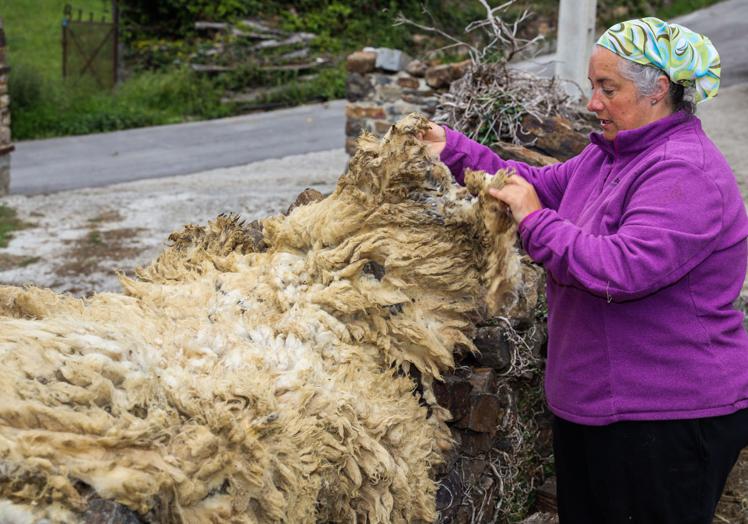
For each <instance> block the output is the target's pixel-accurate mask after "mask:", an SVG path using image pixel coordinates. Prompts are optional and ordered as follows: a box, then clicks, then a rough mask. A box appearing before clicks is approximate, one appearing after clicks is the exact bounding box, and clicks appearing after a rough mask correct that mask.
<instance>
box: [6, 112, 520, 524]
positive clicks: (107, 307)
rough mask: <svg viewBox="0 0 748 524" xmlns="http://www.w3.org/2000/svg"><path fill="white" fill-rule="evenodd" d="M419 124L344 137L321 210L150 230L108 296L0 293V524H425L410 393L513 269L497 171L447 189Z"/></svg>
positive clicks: (441, 419) (423, 421)
mask: <svg viewBox="0 0 748 524" xmlns="http://www.w3.org/2000/svg"><path fill="white" fill-rule="evenodd" d="M427 125H428V124H427V121H426V120H425V119H424V118H422V117H419V116H417V115H411V116H409V117H406V118H405V119H403V120H402V121H401V122H400V123H398V124H397V125H396V126H393V127H392V128H391V130H390V131H389V132H388V134H387V135H386V136H385V137H384V138H383V139H381V140H379V139H376V138H374V137H373V136H371V135H366V134H365V135H363V136H362V137H361V138H360V139H359V142H358V151H357V153H356V154H355V156H354V157H353V159H352V161H351V163H350V166H349V168H348V170H347V172H346V173H345V174H344V175H343V176H342V177H341V178H340V180H339V182H338V184H337V188H336V189H335V191H334V193H333V194H331V195H330V196H328V197H326V198H324V199H322V200H319V201H316V202H313V203H311V204H308V205H304V206H300V207H297V208H295V209H294V210H293V211H292V212H291V213H290V214H289V215H288V216H283V215H281V216H275V217H270V218H267V219H265V220H263V221H262V222H261V228H257V227H255V228H250V227H249V226H247V225H244V224H243V223H242V222H240V221H239V220H238V219H237V218H236V217H231V216H220V217H218V218H217V219H216V220H215V221H213V222H211V223H209V224H208V225H207V226H205V227H199V226H187V227H185V228H184V229H183V230H182V231H180V232H178V233H174V234H172V236H171V237H170V239H171V241H172V242H171V244H170V246H169V247H167V248H166V249H165V250H164V252H163V253H162V254H161V255H160V256H159V257H158V258H157V259H156V260H155V261H154V262H153V263H151V265H150V266H148V267H146V268H143V269H140V270H139V271H138V273H137V277H135V278H125V277H124V276H123V277H122V285H123V288H124V293H122V294H116V293H101V294H97V295H94V296H93V297H91V298H88V299H85V300H80V299H76V298H74V297H71V296H66V295H60V294H56V293H54V292H52V291H50V290H45V289H38V288H25V289H24V288H18V287H10V286H5V287H0V358H1V359H2V366H1V367H0V395H2V398H1V399H0V456H1V457H2V460H1V461H0V490H1V493H0V498H2V499H4V500H3V501H2V504H0V514H3V515H6V516H7V515H17V516H18V515H26V517H28V520H29V521H33V520H34V519H39V518H44V519H47V520H48V521H52V522H54V521H64V522H68V521H75V520H76V519H77V518H78V517H79V516H80V514H81V512H82V511H83V510H84V509H85V507H86V505H87V503H88V500H89V499H90V497H91V496H93V495H95V496H96V497H99V498H103V499H110V500H113V501H116V502H117V503H119V504H122V505H124V506H126V507H128V508H130V509H131V510H133V511H135V512H136V513H137V514H138V515H139V516H140V517H141V518H142V519H144V520H147V521H154V522H196V523H197V522H284V521H285V522H315V521H338V522H351V521H364V522H373V523H377V522H418V521H427V522H430V521H434V520H435V519H436V518H437V513H436V509H435V501H434V498H435V492H436V483H435V481H434V479H433V467H434V466H435V465H437V464H439V463H440V462H441V461H442V460H443V455H444V452H445V451H447V450H448V449H449V448H450V446H451V444H452V441H451V437H450V432H449V428H448V427H447V425H446V421H448V420H449V413H448V412H447V411H446V410H445V409H443V408H440V407H439V406H438V405H437V404H436V402H435V399H434V395H433V392H432V389H431V384H432V382H433V380H438V379H439V378H440V376H441V373H443V372H444V371H445V370H448V369H449V368H450V367H451V366H453V365H454V361H453V350H454V348H455V346H456V345H458V344H460V345H462V346H464V347H467V348H469V349H471V350H474V346H473V344H472V342H471V338H470V337H471V334H472V332H473V330H474V329H475V325H474V322H475V321H476V319H478V318H480V317H481V316H485V315H487V314H496V313H498V312H500V311H501V308H502V307H506V306H507V304H511V303H515V302H516V301H517V300H518V298H517V297H518V296H519V292H518V289H520V288H521V287H522V280H523V271H524V270H523V266H522V264H521V262H520V257H519V254H518V253H517V251H516V249H515V247H514V243H515V238H516V237H515V228H514V226H513V225H512V223H511V220H509V218H508V217H507V214H506V211H505V210H504V209H502V208H501V207H500V206H499V205H498V204H497V203H496V201H495V200H493V199H491V198H485V197H484V192H485V189H486V188H487V187H488V186H489V185H491V186H495V187H500V186H501V184H502V183H503V180H504V176H505V174H504V173H499V174H498V175H497V176H495V177H491V176H488V175H486V174H485V173H480V172H472V173H469V174H468V177H467V182H468V184H467V188H461V187H458V186H456V185H454V184H453V183H452V179H451V176H450V173H449V172H448V170H447V168H446V167H445V166H444V165H443V164H442V163H441V162H439V161H438V160H436V159H434V158H433V157H431V156H430V155H429V154H428V151H427V149H426V147H425V146H424V145H423V144H421V143H420V142H419V141H418V140H417V138H416V136H417V135H418V133H420V132H423V131H424V130H425V128H426V126H427ZM414 368H415V369H417V371H418V373H417V375H418V376H419V377H420V386H418V387H417V384H416V382H415V380H414V379H413V378H412V376H413V375H414V374H415V373H413V371H414ZM14 512H15V513H14ZM26 517H24V518H26ZM7 518H11V517H7ZM17 518H18V520H19V521H21V520H23V518H22V517H21V516H18V517H17Z"/></svg>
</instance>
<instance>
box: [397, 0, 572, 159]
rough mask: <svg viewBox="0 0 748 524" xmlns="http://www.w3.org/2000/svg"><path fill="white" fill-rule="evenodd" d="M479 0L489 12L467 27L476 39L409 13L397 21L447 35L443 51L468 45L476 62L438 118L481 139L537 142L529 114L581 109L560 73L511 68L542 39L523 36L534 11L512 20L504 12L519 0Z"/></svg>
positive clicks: (446, 97)
mask: <svg viewBox="0 0 748 524" xmlns="http://www.w3.org/2000/svg"><path fill="white" fill-rule="evenodd" d="M478 1H479V2H480V4H481V5H482V6H483V7H484V9H485V13H486V16H485V18H484V19H481V20H475V21H473V22H471V23H470V24H468V25H467V27H466V28H465V35H471V34H476V33H478V36H477V37H476V38H473V39H467V38H464V39H461V38H458V37H455V36H453V35H449V34H447V33H446V32H444V31H442V30H441V29H439V28H437V27H435V26H426V25H423V24H419V23H416V22H414V21H412V20H410V19H408V18H405V17H404V16H403V15H400V16H399V17H398V18H397V20H396V23H397V24H408V25H411V26H414V27H416V28H418V29H420V30H422V31H428V32H431V33H435V34H438V35H440V36H441V37H443V38H445V39H446V40H448V41H449V42H450V43H449V44H448V45H446V46H444V47H442V48H440V50H444V49H448V48H453V47H462V48H463V49H465V50H466V51H467V52H468V54H469V55H470V59H471V62H472V63H471V67H470V68H469V71H468V72H467V74H465V76H464V77H463V78H461V79H460V80H458V81H456V82H453V83H452V85H451V87H450V90H449V93H445V94H442V95H441V96H440V105H439V107H438V109H437V111H436V116H435V117H434V120H435V121H437V122H440V123H444V124H447V125H449V126H450V127H452V128H454V129H456V130H458V131H461V132H462V133H464V134H466V135H467V136H469V137H470V138H472V139H474V140H477V141H479V142H481V143H493V142H496V141H505V142H511V143H514V144H522V145H532V143H533V140H532V139H531V138H529V137H528V134H527V133H524V132H523V129H522V121H523V119H524V118H525V117H527V116H528V115H531V116H533V117H535V118H538V119H542V118H545V117H549V116H553V115H559V114H560V115H564V116H567V117H568V116H573V115H574V114H575V112H576V111H575V108H574V104H573V101H572V100H571V98H570V97H569V96H568V95H567V93H566V92H565V91H564V90H563V88H562V87H561V86H560V84H559V82H558V81H557V80H556V79H555V78H551V79H547V78H541V77H538V76H536V75H533V74H531V73H527V72H523V71H519V70H517V69H515V68H511V67H509V62H510V61H511V60H512V58H515V57H517V56H518V55H520V54H523V53H524V54H526V53H528V52H529V51H531V50H532V49H533V46H535V44H537V43H538V42H539V41H540V40H541V39H542V37H541V36H536V37H534V38H531V39H525V38H520V37H519V36H518V33H519V29H520V27H521V26H522V24H523V23H525V22H526V21H527V20H528V19H529V18H530V17H531V16H532V13H531V12H530V11H528V10H524V11H523V12H521V13H520V14H519V15H518V16H517V17H516V18H515V19H514V21H512V22H508V21H506V20H505V19H504V18H502V16H505V15H507V10H508V8H509V7H510V6H512V5H513V4H514V3H515V0H509V1H507V2H504V3H503V4H501V5H499V6H496V7H490V6H489V4H488V2H487V1H486V0H478ZM426 13H427V14H430V13H428V11H426ZM432 20H433V18H432ZM468 40H470V41H468ZM476 42H480V43H476Z"/></svg>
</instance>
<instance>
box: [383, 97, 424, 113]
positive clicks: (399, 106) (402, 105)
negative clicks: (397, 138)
mask: <svg viewBox="0 0 748 524" xmlns="http://www.w3.org/2000/svg"><path fill="white" fill-rule="evenodd" d="M423 112H424V111H423V108H422V107H420V106H417V105H415V104H409V103H407V102H404V101H402V100H398V101H396V102H395V103H394V104H391V105H389V106H388V107H387V114H389V115H390V116H392V117H401V116H404V115H409V114H410V113H423Z"/></svg>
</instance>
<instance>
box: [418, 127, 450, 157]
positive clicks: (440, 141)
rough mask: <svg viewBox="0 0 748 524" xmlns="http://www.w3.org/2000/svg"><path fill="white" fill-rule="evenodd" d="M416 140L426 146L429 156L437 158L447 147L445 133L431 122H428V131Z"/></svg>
mask: <svg viewBox="0 0 748 524" xmlns="http://www.w3.org/2000/svg"><path fill="white" fill-rule="evenodd" d="M418 138H419V139H421V141H422V142H423V143H425V144H426V146H428V148H429V150H430V151H431V154H432V155H434V156H435V157H437V158H438V157H439V155H440V154H441V152H442V150H444V146H446V145H447V133H446V132H445V131H444V128H443V127H442V126H440V125H437V124H435V123H433V122H429V129H428V130H427V131H426V132H424V133H423V134H421V135H420V136H419V137H418Z"/></svg>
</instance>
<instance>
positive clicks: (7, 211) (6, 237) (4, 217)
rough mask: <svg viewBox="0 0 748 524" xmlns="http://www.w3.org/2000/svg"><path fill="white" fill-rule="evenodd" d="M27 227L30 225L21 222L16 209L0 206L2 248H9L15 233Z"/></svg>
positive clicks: (0, 242) (0, 241)
mask: <svg viewBox="0 0 748 524" xmlns="http://www.w3.org/2000/svg"><path fill="white" fill-rule="evenodd" d="M27 227H29V224H27V223H25V222H23V221H22V220H19V218H18V216H17V214H16V210H15V209H13V208H11V207H8V206H6V205H5V204H0V248H3V247H8V242H10V239H11V238H13V231H17V230H19V229H24V228H27Z"/></svg>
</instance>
